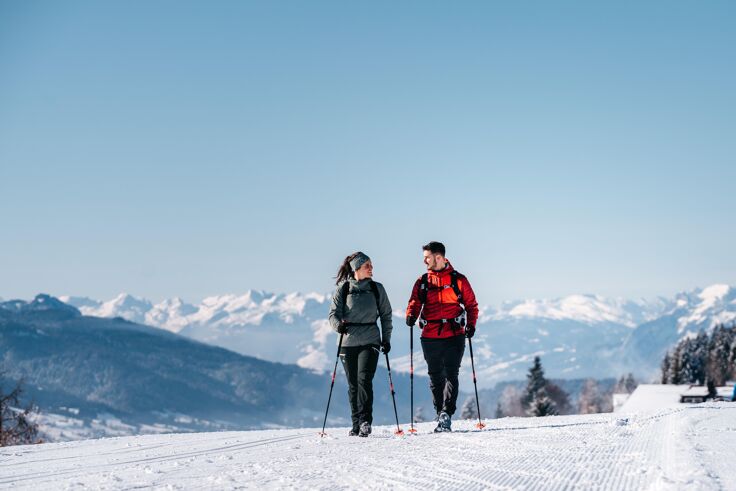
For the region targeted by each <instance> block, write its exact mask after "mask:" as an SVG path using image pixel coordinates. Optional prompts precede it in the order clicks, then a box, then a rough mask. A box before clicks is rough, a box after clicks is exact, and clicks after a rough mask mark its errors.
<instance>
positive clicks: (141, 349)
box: [0, 295, 431, 440]
mask: <svg viewBox="0 0 736 491" xmlns="http://www.w3.org/2000/svg"><path fill="white" fill-rule="evenodd" d="M383 366H384V365H383V364H380V365H379V369H378V371H377V373H376V381H375V384H376V393H375V401H374V408H375V421H376V422H377V423H379V422H380V423H383V424H388V423H390V422H391V420H392V418H393V405H392V401H391V397H390V393H389V391H388V378H387V374H386V371H385V369H384V368H383ZM0 372H2V376H0V386H2V387H3V388H6V389H7V388H8V387H9V386H11V385H12V384H11V383H10V382H9V381H15V380H23V381H24V401H30V400H33V401H34V403H35V404H36V405H38V406H39V407H40V408H41V412H42V414H43V418H44V419H43V425H42V429H43V431H44V434H45V436H44V438H46V439H51V440H70V439H71V440H74V439H80V438H89V437H100V436H118V435H126V434H139V433H165V432H182V431H205V430H207V431H212V430H223V429H243V428H267V427H283V426H291V427H301V426H310V425H311V426H316V425H319V424H321V423H322V418H323V417H324V404H325V402H326V398H327V391H328V388H329V385H330V377H329V375H327V374H315V373H313V371H310V370H306V369H303V368H300V367H298V366H295V365H285V364H281V363H274V362H270V361H264V360H259V359H256V358H253V357H249V356H244V355H240V354H238V353H234V352H232V351H229V350H225V349H222V348H219V347H216V346H211V345H208V344H204V343H200V342H197V341H194V340H191V339H188V338H186V337H184V336H181V335H178V334H174V333H171V332H168V331H165V330H162V329H158V328H154V327H149V326H145V325H141V324H136V323H133V322H130V321H127V320H124V319H122V318H120V317H116V318H112V319H108V318H101V317H90V316H83V315H82V314H81V313H80V312H79V310H77V309H76V308H74V307H72V306H70V305H67V304H65V303H62V302H60V301H59V300H57V299H55V298H53V297H50V296H48V295H38V296H37V297H36V298H35V299H33V300H32V301H30V302H24V301H20V300H19V301H11V302H0ZM393 380H394V384H395V387H396V390H397V391H400V393H402V394H404V395H406V394H408V386H409V377H408V376H407V375H406V374H395V375H394V377H393ZM418 383H419V384H421V386H426V385H427V381H426V380H424V379H423V378H422V377H418ZM379 387H380V388H382V389H383V390H379ZM346 392H347V386H346V383H345V379H344V377H338V378H337V379H336V384H335V393H336V394H337V393H339V394H341V395H343V394H345V393H346ZM429 399H430V394H429V391H426V390H425V391H422V393H421V394H417V397H416V398H415V401H416V403H417V404H418V405H423V406H425V407H427V406H428V405H429V404H431V402H430V400H429ZM397 405H398V409H399V411H401V413H402V414H407V415H408V414H409V412H410V410H409V400H408V398H407V397H406V396H405V397H403V398H401V399H399V400H397ZM349 414H350V410H349V408H348V401H347V397H333V399H332V404H331V410H330V415H329V420H328V421H329V422H330V423H331V424H347V423H348V421H349V419H348V418H349Z"/></svg>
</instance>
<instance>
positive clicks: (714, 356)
mask: <svg viewBox="0 0 736 491" xmlns="http://www.w3.org/2000/svg"><path fill="white" fill-rule="evenodd" d="M732 343H733V330H732V329H728V328H726V327H725V326H724V325H723V324H721V325H719V326H716V328H715V329H714V330H713V334H712V335H711V338H710V343H709V346H708V356H707V362H706V372H707V373H706V375H707V377H708V380H712V381H713V383H715V385H724V384H725V383H726V382H727V381H728V379H729V377H730V375H731V373H730V372H731V366H730V365H729V356H730V355H731V344H732Z"/></svg>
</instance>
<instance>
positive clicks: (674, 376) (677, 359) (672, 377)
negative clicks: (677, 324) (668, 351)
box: [667, 343, 682, 385]
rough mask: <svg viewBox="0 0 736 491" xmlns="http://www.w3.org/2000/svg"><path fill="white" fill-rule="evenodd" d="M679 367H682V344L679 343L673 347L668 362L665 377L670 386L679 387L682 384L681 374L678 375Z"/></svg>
mask: <svg viewBox="0 0 736 491" xmlns="http://www.w3.org/2000/svg"><path fill="white" fill-rule="evenodd" d="M681 366H682V343H679V344H678V345H677V346H676V347H675V351H673V352H672V358H671V361H670V371H669V375H668V377H667V379H668V380H669V383H670V384H674V385H679V384H681V383H682V374H681V373H680V367H681Z"/></svg>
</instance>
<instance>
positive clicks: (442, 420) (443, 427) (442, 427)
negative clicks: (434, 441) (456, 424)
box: [434, 411, 452, 433]
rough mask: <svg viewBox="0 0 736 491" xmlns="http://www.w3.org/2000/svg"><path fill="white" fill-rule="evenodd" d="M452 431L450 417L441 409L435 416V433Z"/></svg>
mask: <svg viewBox="0 0 736 491" xmlns="http://www.w3.org/2000/svg"><path fill="white" fill-rule="evenodd" d="M448 431H452V419H451V418H450V415H449V414H447V413H446V412H444V411H442V412H441V413H440V414H439V415H438V416H437V428H435V429H434V432H435V433H445V432H448Z"/></svg>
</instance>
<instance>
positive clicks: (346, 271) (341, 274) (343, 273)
mask: <svg viewBox="0 0 736 491" xmlns="http://www.w3.org/2000/svg"><path fill="white" fill-rule="evenodd" d="M358 254H360V253H359V252H354V253H353V254H350V255H349V256H347V257H346V258H345V260H344V261H343V262H342V264H341V265H340V267H339V268H338V270H337V276H335V279H336V280H337V281H335V284H336V285H339V284H340V283H342V282H343V281H345V280H347V279H348V278H352V277H353V268H351V267H350V261H352V260H353V259H355V256H357V255H358Z"/></svg>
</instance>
